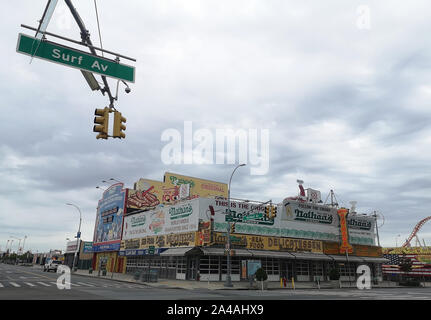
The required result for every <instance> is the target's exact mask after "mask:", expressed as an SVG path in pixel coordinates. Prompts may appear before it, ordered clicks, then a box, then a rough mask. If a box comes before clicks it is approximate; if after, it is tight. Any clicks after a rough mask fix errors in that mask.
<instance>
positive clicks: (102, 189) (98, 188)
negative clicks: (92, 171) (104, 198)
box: [96, 186, 106, 191]
mask: <svg viewBox="0 0 431 320" xmlns="http://www.w3.org/2000/svg"><path fill="white" fill-rule="evenodd" d="M96 189H102V190H103V191H106V189H104V188H102V187H99V186H97V187H96Z"/></svg>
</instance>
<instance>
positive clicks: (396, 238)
mask: <svg viewBox="0 0 431 320" xmlns="http://www.w3.org/2000/svg"><path fill="white" fill-rule="evenodd" d="M399 237H401V235H400V234H399V235H397V236H396V237H395V247H396V248H398V238H399Z"/></svg>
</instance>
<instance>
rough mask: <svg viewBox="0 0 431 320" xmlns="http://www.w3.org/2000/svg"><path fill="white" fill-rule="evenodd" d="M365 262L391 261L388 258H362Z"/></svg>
mask: <svg viewBox="0 0 431 320" xmlns="http://www.w3.org/2000/svg"><path fill="white" fill-rule="evenodd" d="M362 258H363V259H364V261H365V262H374V263H387V262H389V259H386V258H375V257H362Z"/></svg>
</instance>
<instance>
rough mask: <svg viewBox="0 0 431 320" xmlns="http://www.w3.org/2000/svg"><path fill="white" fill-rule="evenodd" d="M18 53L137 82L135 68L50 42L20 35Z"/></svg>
mask: <svg viewBox="0 0 431 320" xmlns="http://www.w3.org/2000/svg"><path fill="white" fill-rule="evenodd" d="M16 51H17V52H18V53H22V54H25V55H29V56H31V57H37V58H40V59H43V60H48V61H51V62H55V63H59V64H61V65H64V66H68V67H72V68H76V69H81V70H85V71H90V72H93V73H98V74H101V75H104V76H107V77H111V78H116V79H120V80H124V81H128V82H135V68H134V67H131V66H128V65H125V64H121V63H118V62H116V61H114V60H110V59H106V58H102V57H98V56H95V55H92V54H90V53H87V52H84V51H81V50H77V49H73V48H69V47H66V46H63V45H60V44H57V43H54V42H50V41H46V40H44V41H41V40H38V39H36V38H34V37H30V36H27V35H25V34H22V33H20V34H19V35H18V44H17V47H16Z"/></svg>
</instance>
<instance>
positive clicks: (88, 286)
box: [0, 264, 431, 300]
mask: <svg viewBox="0 0 431 320" xmlns="http://www.w3.org/2000/svg"><path fill="white" fill-rule="evenodd" d="M59 276H60V275H59V274H57V273H54V272H50V273H48V272H43V271H42V269H38V268H32V267H24V266H15V265H7V264H0V300H10V299H13V300H48V299H49V300H94V299H96V300H110V299H115V300H124V299H126V300H431V288H387V289H371V290H358V289H340V290H335V289H326V290H316V289H313V290H265V291H260V290H207V289H195V290H188V289H170V288H154V287H150V286H147V285H145V284H138V283H127V282H119V281H115V280H108V279H99V278H94V277H92V278H90V277H86V276H80V275H72V276H71V281H70V284H71V286H70V289H62V290H60V289H59V288H58V287H57V279H58V277H59Z"/></svg>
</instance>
